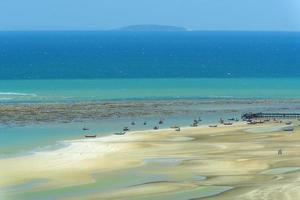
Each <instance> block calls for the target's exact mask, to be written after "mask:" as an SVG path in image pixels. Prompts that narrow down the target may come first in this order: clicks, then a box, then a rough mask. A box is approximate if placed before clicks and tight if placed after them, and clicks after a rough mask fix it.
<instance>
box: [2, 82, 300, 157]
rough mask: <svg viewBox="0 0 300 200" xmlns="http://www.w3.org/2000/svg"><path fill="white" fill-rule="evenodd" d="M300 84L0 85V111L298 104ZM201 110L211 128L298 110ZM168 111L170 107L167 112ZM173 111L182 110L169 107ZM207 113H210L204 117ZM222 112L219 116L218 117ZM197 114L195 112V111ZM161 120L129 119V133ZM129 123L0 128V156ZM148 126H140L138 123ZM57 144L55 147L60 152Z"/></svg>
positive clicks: (182, 119) (173, 120) (184, 120)
mask: <svg viewBox="0 0 300 200" xmlns="http://www.w3.org/2000/svg"><path fill="white" fill-rule="evenodd" d="M299 88H300V79H296V78H281V79H267V78H228V79H224V78H218V79H216V78H214V79H209V78H202V79H86V80H76V79H73V80H0V102H1V103H2V105H1V106H5V105H6V104H11V103H49V102H57V103H72V102H89V101H111V100H113V101H125V100H128V101H129V100H130V101H135V100H138V101H143V100H155V99H159V100H170V99H172V100H174V99H179V100H184V99H190V100H193V99H200V100H201V99H213V100H214V101H216V103H217V102H218V99H222V100H224V99H226V100H227V99H228V100H232V99H244V98H245V99H269V100H271V101H272V100H276V99H285V100H289V99H296V100H297V99H299V98H300V90H299ZM271 104H272V103H270V105H268V106H269V107H268V106H267V105H265V104H262V105H260V104H257V105H256V104H249V105H248V104H234V105H233V104H227V103H226V101H225V102H223V103H222V104H220V103H218V104H217V105H216V106H214V105H213V104H203V105H201V104H200V105H198V104H197V107H195V110H198V109H199V114H200V113H201V111H205V113H206V114H205V116H202V117H203V119H204V122H203V123H215V122H217V120H218V119H219V117H224V118H225V119H226V118H231V117H239V116H240V114H241V113H242V112H247V111H249V110H253V111H257V110H258V109H260V110H261V109H268V108H269V109H270V110H273V111H274V110H276V109H277V108H278V110H279V111H280V109H285V111H293V112H294V111H296V110H297V109H298V108H299V107H300V105H298V104H293V105H292V104H290V103H289V102H285V103H283V104H274V105H271ZM170 108H171V107H170ZM172 109H178V110H180V109H182V107H180V106H177V107H176V106H173V107H172ZM209 111H211V112H209ZM223 111H224V113H222V112H223ZM197 112H198V111H197ZM160 117H161V116H159V113H158V114H157V113H153V115H152V116H151V117H146V118H145V117H141V118H136V119H134V120H135V121H136V122H137V123H138V124H137V125H136V126H135V127H133V129H134V130H142V129H151V128H153V126H154V125H156V123H157V121H158V120H159V118H160ZM195 117H198V115H197V116H196V115H194V116H191V115H189V114H188V113H183V114H182V116H172V117H168V119H167V121H166V124H164V125H163V126H162V127H169V126H171V125H173V124H177V125H180V126H188V125H190V124H191V121H192V120H193V119H194V118H195ZM131 120H133V119H132V118H130V117H128V118H124V119H107V120H100V121H93V119H91V120H87V121H85V122H84V123H83V122H78V123H54V122H53V123H45V124H25V125H24V126H13V125H10V126H6V125H2V126H0V144H1V147H0V156H3V155H6V154H11V153H17V152H24V151H25V152H28V151H32V150H37V149H43V147H45V146H48V145H53V144H55V143H56V142H57V141H61V140H67V139H74V138H82V137H83V135H84V134H86V133H87V132H83V131H82V127H84V126H88V127H89V128H90V129H91V130H90V133H99V134H100V135H108V134H111V133H113V132H117V131H120V130H121V129H122V127H124V126H128V125H129V123H130V121H131ZM144 120H146V121H148V122H149V123H148V125H147V126H143V125H142V123H143V121H144ZM60 145H61V144H56V145H55V147H59V146H60Z"/></svg>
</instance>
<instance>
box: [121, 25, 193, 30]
mask: <svg viewBox="0 0 300 200" xmlns="http://www.w3.org/2000/svg"><path fill="white" fill-rule="evenodd" d="M117 30H119V31H187V29H186V28H184V27H178V26H166V25H131V26H125V27H122V28H119V29H117Z"/></svg>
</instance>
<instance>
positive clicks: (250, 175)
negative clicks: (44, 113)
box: [0, 121, 300, 200]
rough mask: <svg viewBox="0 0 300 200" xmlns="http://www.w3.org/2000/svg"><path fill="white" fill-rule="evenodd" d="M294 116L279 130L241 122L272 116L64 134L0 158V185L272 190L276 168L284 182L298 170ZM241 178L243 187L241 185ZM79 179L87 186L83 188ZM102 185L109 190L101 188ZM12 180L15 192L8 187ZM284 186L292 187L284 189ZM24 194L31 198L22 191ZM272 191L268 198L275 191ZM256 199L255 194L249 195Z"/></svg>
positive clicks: (82, 195) (227, 193) (104, 194)
mask: <svg viewBox="0 0 300 200" xmlns="http://www.w3.org/2000/svg"><path fill="white" fill-rule="evenodd" d="M294 123H295V124H294V125H295V128H296V129H295V131H294V132H293V133H292V134H290V133H287V132H282V131H278V132H272V131H271V132H268V131H266V132H258V133H249V132H247V130H249V129H251V128H256V129H263V130H266V129H268V128H269V129H270V130H272V127H274V126H278V123H273V122H270V123H266V124H257V125H248V124H246V123H245V122H238V123H235V124H234V125H231V126H226V125H222V126H220V125H219V126H218V127H215V128H211V127H208V124H205V125H204V124H203V125H200V126H198V127H188V126H187V127H181V131H180V132H176V131H175V130H174V129H170V128H168V129H159V130H143V131H131V132H128V133H127V134H126V135H109V136H104V137H99V138H93V139H78V140H71V141H68V142H70V145H69V146H68V147H65V148H61V149H57V150H54V151H46V152H38V153H35V154H34V155H28V156H24V157H16V158H9V159H1V160H0V170H1V171H3V170H4V171H5V172H6V173H5V174H1V173H0V190H3V191H5V193H6V195H7V197H14V198H15V199H17V200H18V199H22V200H23V199H24V200H27V199H28V200H29V199H30V200H31V199H35V198H36V199H38V198H40V197H41V196H40V193H39V192H38V191H39V190H42V191H45V192H46V193H47V194H48V195H50V196H51V195H54V194H52V193H51V191H52V190H58V191H60V190H61V189H60V188H69V189H68V191H69V190H70V191H72V192H71V193H70V195H71V194H73V193H74V194H77V192H79V193H78V194H77V195H79V197H76V195H75V196H73V195H71V196H69V197H68V198H63V196H64V195H66V194H69V193H68V192H67V193H65V192H66V191H65V192H63V191H64V190H62V191H61V192H60V193H59V194H61V195H62V196H61V197H60V198H58V199H63V200H65V199H68V200H69V199H70V200H77V199H119V198H120V197H125V199H126V198H127V197H128V198H129V197H130V196H132V195H137V196H138V197H139V196H140V197H141V199H143V198H144V197H145V196H149V195H150V196H153V199H156V197H157V199H159V197H166V199H174V197H175V196H177V195H179V196H182V195H184V196H187V197H191V198H197V197H199V198H200V197H201V195H204V197H208V196H211V195H216V196H214V198H216V199H218V198H219V197H220V199H222V197H224V199H226V198H227V199H240V198H242V199H254V196H255V195H254V194H252V193H253V192H254V191H255V192H256V193H257V194H258V193H259V192H261V191H260V189H259V188H260V187H259V185H260V184H264V185H265V187H269V189H268V191H270V192H271V191H272V193H276V190H273V188H276V184H274V183H273V182H272V181H270V180H272V179H273V178H274V177H275V176H281V177H282V180H284V183H281V184H285V183H286V182H291V183H290V187H291V188H293V189H294V188H298V185H297V181H296V180H295V178H296V177H297V176H290V174H300V171H299V169H300V168H299V167H300V165H299V163H300V162H299V161H300V159H299V158H298V153H297V152H298V148H297V146H298V144H299V142H300V136H299V134H298V133H299V132H300V130H299V128H298V124H299V122H298V121H295V122H294ZM270 141H272V142H271V143H270ZM287 142H288V143H287ZM278 148H283V156H282V157H278V155H277V150H278ZM15 163H18V165H20V166H22V167H21V168H20V167H19V166H15ZM133 174H136V175H133ZM101 177H102V178H101ZM130 177H131V178H130ZM199 177H206V178H199ZM34 180H44V181H41V182H39V181H37V182H34V184H33V185H32V187H29V188H27V187H25V186H22V185H23V184H27V183H28V184H30V183H31V181H34ZM109 180H112V182H111V181H109ZM280 180H281V179H279V180H278V181H280ZM256 182H257V184H256ZM258 183H260V184H258ZM278 184H279V183H278ZM18 185H20V186H18ZM85 185H86V186H85ZM89 185H90V186H89ZM240 185H250V187H246V188H244V189H242V188H240ZM17 186H18V187H17ZM24 187H25V189H24ZM85 187H89V188H91V190H92V191H93V192H91V193H86V192H84V191H85V189H84V188H85ZM106 187H109V188H111V191H110V190H105V188H106ZM299 187H300V186H299ZM5 188H6V189H5ZM8 188H11V189H10V190H9V189H8ZM13 188H14V189H15V190H17V191H18V192H10V191H11V190H12V189H13ZM18 188H19V189H18ZM93 188H94V189H93ZM226 188H228V189H226ZM102 189H103V191H102ZM222 189H224V191H222ZM80 191H81V192H80ZM209 191H211V192H209ZM217 191H222V192H220V193H218V192H217ZM242 191H244V192H242ZM251 192H252V193H251ZM286 192H288V194H289V195H292V194H291V193H290V192H291V190H289V189H287V191H286ZM27 194H28V195H29V194H30V196H31V195H33V196H31V197H35V198H29V197H28V198H27V196H26V195H27ZM250 194H251V195H250ZM270 194H271V193H270ZM18 195H22V198H21V196H20V197H18ZM57 195H58V194H57ZM157 195H159V196H157ZM174 195H175V196H174ZM268 195H269V194H268ZM293 195H294V196H295V195H297V194H293ZM277 197H279V196H276V198H274V199H279V198H277ZM137 199H139V198H137ZM175 199H176V198H175ZM256 199H260V198H258V197H257V196H256Z"/></svg>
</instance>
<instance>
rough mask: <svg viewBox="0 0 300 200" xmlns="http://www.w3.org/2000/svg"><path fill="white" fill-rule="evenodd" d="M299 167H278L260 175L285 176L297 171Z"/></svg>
mask: <svg viewBox="0 0 300 200" xmlns="http://www.w3.org/2000/svg"><path fill="white" fill-rule="evenodd" d="M299 170H300V167H280V168H273V169H269V170H266V171H263V172H262V174H285V173H291V172H296V171H299Z"/></svg>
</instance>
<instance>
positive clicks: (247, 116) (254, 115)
mask: <svg viewBox="0 0 300 200" xmlns="http://www.w3.org/2000/svg"><path fill="white" fill-rule="evenodd" d="M258 118H267V119H273V118H276V119H277V118H289V119H291V118H296V119H300V113H262V112H260V113H245V114H243V115H242V119H243V120H251V119H258Z"/></svg>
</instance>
